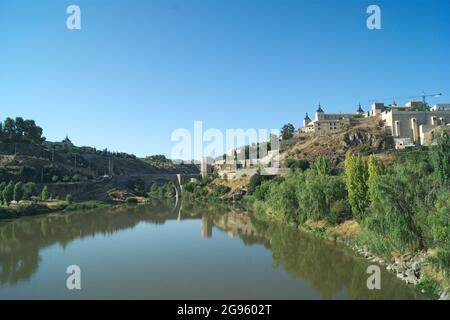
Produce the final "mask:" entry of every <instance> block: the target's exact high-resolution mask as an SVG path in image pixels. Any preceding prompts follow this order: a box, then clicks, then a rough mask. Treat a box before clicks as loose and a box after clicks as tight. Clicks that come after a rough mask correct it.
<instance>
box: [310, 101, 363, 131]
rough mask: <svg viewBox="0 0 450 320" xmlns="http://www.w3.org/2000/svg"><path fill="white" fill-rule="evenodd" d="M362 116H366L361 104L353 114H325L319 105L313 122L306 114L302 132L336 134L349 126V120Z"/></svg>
mask: <svg viewBox="0 0 450 320" xmlns="http://www.w3.org/2000/svg"><path fill="white" fill-rule="evenodd" d="M364 116H366V113H365V112H364V110H363V108H362V106H361V104H359V106H358V109H357V110H356V112H354V113H327V112H325V111H324V110H323V108H322V106H321V105H320V103H319V105H318V107H317V110H316V117H315V119H314V120H312V121H311V119H310V118H309V116H308V114H306V116H305V119H304V120H303V128H302V131H303V132H309V133H311V132H315V133H321V132H336V131H339V130H340V129H342V128H344V127H347V126H349V125H350V119H351V118H355V117H364Z"/></svg>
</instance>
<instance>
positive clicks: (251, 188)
mask: <svg viewBox="0 0 450 320" xmlns="http://www.w3.org/2000/svg"><path fill="white" fill-rule="evenodd" d="M263 181H264V177H263V176H262V175H261V170H259V169H258V171H256V173H255V174H254V175H253V176H252V177H251V178H250V182H249V184H248V194H249V195H252V194H253V193H254V192H255V190H256V188H257V187H258V186H259V185H261V183H262V182H263Z"/></svg>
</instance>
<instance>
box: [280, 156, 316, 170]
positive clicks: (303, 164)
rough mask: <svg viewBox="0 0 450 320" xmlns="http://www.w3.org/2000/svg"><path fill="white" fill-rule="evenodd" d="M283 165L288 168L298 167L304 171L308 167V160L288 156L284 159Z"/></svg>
mask: <svg viewBox="0 0 450 320" xmlns="http://www.w3.org/2000/svg"><path fill="white" fill-rule="evenodd" d="M284 166H285V167H286V168H289V169H300V170H302V171H305V170H307V169H309V167H310V164H309V161H308V160H303V159H301V160H297V159H292V158H288V159H286V160H285V161H284Z"/></svg>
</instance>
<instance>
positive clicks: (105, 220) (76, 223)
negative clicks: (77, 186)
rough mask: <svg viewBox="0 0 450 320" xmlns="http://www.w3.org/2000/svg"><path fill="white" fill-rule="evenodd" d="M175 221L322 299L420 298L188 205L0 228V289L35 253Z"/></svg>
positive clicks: (275, 229) (319, 252) (332, 251)
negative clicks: (249, 251)
mask: <svg viewBox="0 0 450 320" xmlns="http://www.w3.org/2000/svg"><path fill="white" fill-rule="evenodd" d="M178 219H181V220H185V219H201V229H200V230H199V237H202V238H203V239H205V241H214V233H215V232H226V233H227V234H228V235H229V236H230V237H232V238H238V239H240V240H241V241H242V242H243V243H244V244H245V245H246V246H253V245H258V246H261V245H262V246H264V247H265V248H267V250H271V252H272V260H273V265H274V268H282V269H284V270H285V271H286V272H287V273H288V274H289V275H290V276H291V277H292V278H298V279H304V280H306V281H307V283H308V285H309V287H311V288H312V289H314V291H316V292H317V293H319V295H320V297H322V298H324V299H329V298H336V297H341V298H351V299H414V298H424V296H422V295H418V294H416V293H415V292H414V291H413V290H412V289H411V288H409V287H407V286H405V285H404V284H403V283H401V282H400V281H398V280H397V279H396V278H395V277H394V276H393V275H391V274H389V273H383V275H382V290H381V291H376V290H375V291H370V290H368V289H367V287H366V280H367V274H366V268H367V266H368V264H367V262H366V261H363V260H361V259H357V258H355V257H354V256H353V255H352V253H351V252H349V250H347V249H346V248H344V247H342V246H340V245H336V244H333V243H330V242H328V241H323V240H321V239H318V238H316V237H314V236H310V235H307V234H303V233H300V232H298V231H297V230H295V229H293V228H290V227H286V226H281V225H276V224H267V223H264V222H261V221H257V220H254V219H252V218H251V216H249V215H248V214H246V213H245V212H242V211H241V210H239V209H233V208H229V207H222V206H212V207H202V208H201V209H199V208H196V207H195V206H189V205H185V206H184V207H183V209H182V211H181V212H179V210H178V209H177V210H172V209H168V208H165V207H158V208H149V207H146V206H137V207H131V208H125V207H114V208H107V209H100V210H95V211H90V212H89V211H88V212H76V213H59V214H53V215H47V216H38V217H29V218H22V219H18V220H14V221H6V222H5V221H4V222H0V288H1V285H2V284H3V285H4V284H8V285H14V284H17V283H18V282H22V281H28V280H29V279H30V278H31V277H32V275H33V274H35V273H36V272H37V271H38V268H39V264H40V262H41V259H40V256H39V253H40V251H41V250H43V249H44V248H46V247H49V246H51V245H54V244H60V245H61V246H63V247H65V246H67V244H69V243H70V242H71V241H73V240H75V239H83V238H86V237H94V236H95V235H96V234H103V235H110V236H112V235H113V234H114V233H116V232H118V231H121V230H125V229H132V228H134V227H135V226H136V225H137V224H139V223H141V222H147V223H151V224H164V223H165V222H166V221H168V220H178ZM212 258H214V257H212ZM230 263H232V261H230ZM225 271H226V266H224V272H225Z"/></svg>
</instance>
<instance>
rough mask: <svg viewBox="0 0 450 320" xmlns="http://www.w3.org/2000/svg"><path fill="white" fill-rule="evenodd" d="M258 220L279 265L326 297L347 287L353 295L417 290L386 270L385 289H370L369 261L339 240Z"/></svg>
mask: <svg viewBox="0 0 450 320" xmlns="http://www.w3.org/2000/svg"><path fill="white" fill-rule="evenodd" d="M253 221H254V225H255V227H256V228H257V230H258V232H260V233H261V234H265V236H266V237H267V238H269V239H270V243H271V249H272V256H273V260H274V263H275V265H276V266H282V267H283V268H284V269H285V270H286V271H287V272H288V273H289V274H290V275H291V276H294V277H299V278H303V279H305V280H307V281H308V283H309V285H310V287H312V288H313V289H315V290H316V291H317V292H318V293H319V294H320V295H321V297H322V298H325V299H330V298H332V297H333V296H335V295H336V294H338V293H340V292H342V291H346V292H347V295H348V297H349V298H350V299H413V298H419V296H417V294H416V293H415V292H414V291H413V290H412V288H409V287H407V286H405V285H404V284H403V283H401V282H400V281H399V280H397V279H396V278H395V276H394V275H392V274H390V273H388V272H385V271H384V270H382V275H381V286H382V290H369V289H367V284H366V283H367V278H368V277H369V275H368V274H367V273H366V269H367V266H368V265H369V264H368V263H367V262H366V261H364V260H362V259H358V258H356V257H355V256H353V253H351V252H350V251H349V250H348V249H346V248H344V247H343V246H341V245H339V244H335V243H332V242H330V241H326V240H323V239H320V238H318V237H316V236H313V235H309V234H305V233H303V232H299V231H298V230H296V229H295V228H292V227H287V226H282V225H277V224H270V225H269V224H267V223H263V222H258V221H255V220H253Z"/></svg>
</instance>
